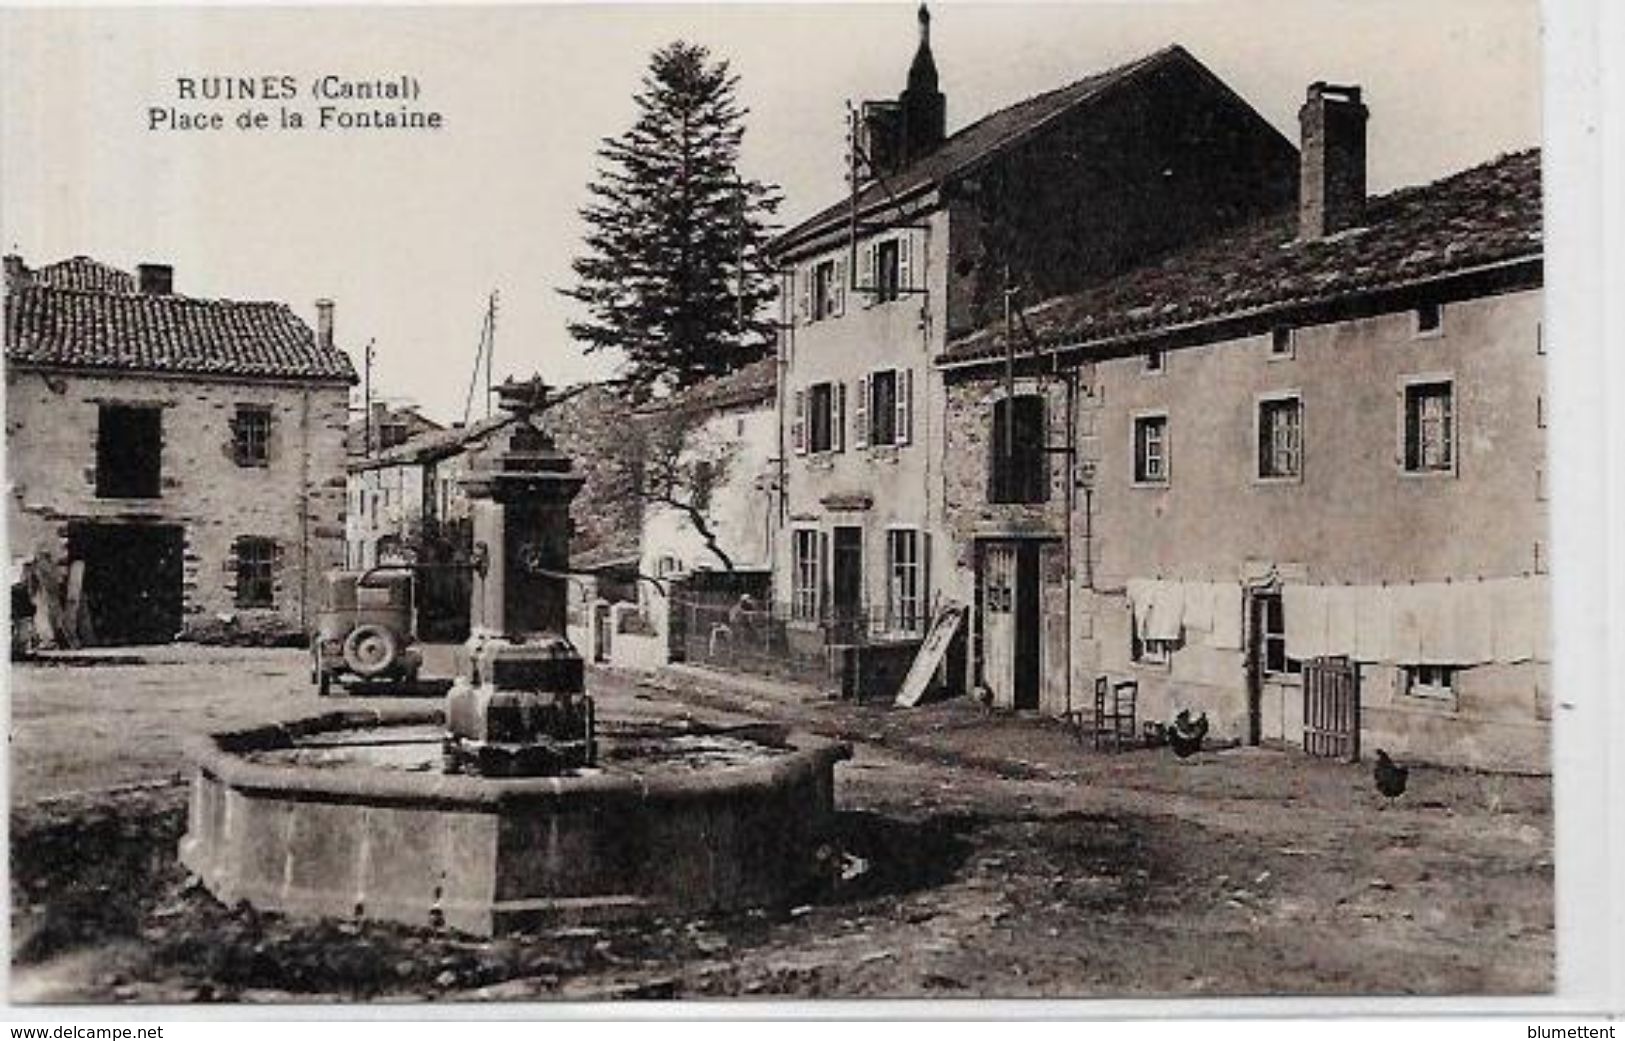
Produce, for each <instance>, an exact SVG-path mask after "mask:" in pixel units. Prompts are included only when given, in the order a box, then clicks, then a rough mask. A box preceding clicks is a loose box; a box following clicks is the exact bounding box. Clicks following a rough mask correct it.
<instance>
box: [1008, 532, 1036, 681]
mask: <svg viewBox="0 0 1625 1041" xmlns="http://www.w3.org/2000/svg"><path fill="white" fill-rule="evenodd" d="M1038 549H1039V544H1038V543H1036V542H1018V543H1017V544H1016V546H1015V550H1016V591H1015V592H1016V595H1015V601H1016V603H1015V611H1014V612H1013V615H1014V624H1015V648H1016V651H1015V676H1014V677H1013V680H1014V688H1013V690H1012V695H1011V697H1012V701H1013V702H1014V705H1015V707H1016V708H1018V709H1037V708H1038V681H1039V677H1040V676H1041V675H1042V670H1043V643H1042V641H1041V640H1040V638H1039V635H1040V631H1041V630H1040V625H1041V621H1042V619H1041V617H1040V613H1039V596H1038V594H1039V581H1038Z"/></svg>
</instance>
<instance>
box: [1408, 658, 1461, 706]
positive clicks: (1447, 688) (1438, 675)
mask: <svg viewBox="0 0 1625 1041" xmlns="http://www.w3.org/2000/svg"><path fill="white" fill-rule="evenodd" d="M1400 670H1401V671H1400V675H1401V682H1402V683H1403V684H1404V691H1405V696H1406V697H1411V698H1421V699H1423V700H1426V701H1444V702H1449V703H1451V704H1455V701H1456V678H1457V673H1459V672H1460V671H1461V668H1460V666H1457V665H1402V666H1400Z"/></svg>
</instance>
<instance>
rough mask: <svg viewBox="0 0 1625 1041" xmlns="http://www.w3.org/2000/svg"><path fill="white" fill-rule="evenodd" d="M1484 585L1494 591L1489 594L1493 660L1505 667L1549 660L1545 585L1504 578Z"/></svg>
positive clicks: (1535, 581)
mask: <svg viewBox="0 0 1625 1041" xmlns="http://www.w3.org/2000/svg"><path fill="white" fill-rule="evenodd" d="M1485 584H1486V585H1491V586H1494V587H1495V589H1494V592H1493V593H1492V594H1491V602H1492V608H1491V610H1492V612H1493V617H1494V620H1493V622H1492V623H1491V625H1492V628H1493V630H1494V636H1493V643H1494V657H1495V660H1496V661H1498V662H1503V663H1505V664H1508V665H1516V664H1518V663H1519V662H1526V661H1531V660H1533V661H1547V660H1549V658H1550V656H1549V655H1548V654H1547V653H1546V647H1547V633H1548V614H1547V602H1546V583H1545V581H1544V580H1542V579H1537V578H1503V579H1499V580H1497V581H1495V582H1487V583H1485Z"/></svg>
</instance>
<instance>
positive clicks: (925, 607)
mask: <svg viewBox="0 0 1625 1041" xmlns="http://www.w3.org/2000/svg"><path fill="white" fill-rule="evenodd" d="M919 553H920V610H921V611H923V612H924V613H925V619H924V626H923V628H925V629H926V630H929V629H930V628H931V621H932V619H933V618H934V616H935V615H936V611H937V605H936V604H934V603H932V602H931V533H930V532H929V531H921V532H920V549H919Z"/></svg>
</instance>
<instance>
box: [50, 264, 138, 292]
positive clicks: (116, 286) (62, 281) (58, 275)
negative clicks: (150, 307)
mask: <svg viewBox="0 0 1625 1041" xmlns="http://www.w3.org/2000/svg"><path fill="white" fill-rule="evenodd" d="M28 277H29V279H30V280H32V281H33V282H34V283H36V284H38V285H46V286H54V287H55V288H57V289H84V290H88V291H90V292H93V293H133V292H135V276H134V275H131V274H130V273H129V272H128V271H120V270H119V269H118V268H116V267H112V266H110V265H108V264H103V263H102V262H101V261H99V260H92V259H91V258H90V257H70V258H69V259H67V260H60V261H57V262H56V263H55V264H47V265H45V266H44V267H42V268H40V269H39V270H38V271H31V272H29V273H28Z"/></svg>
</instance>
